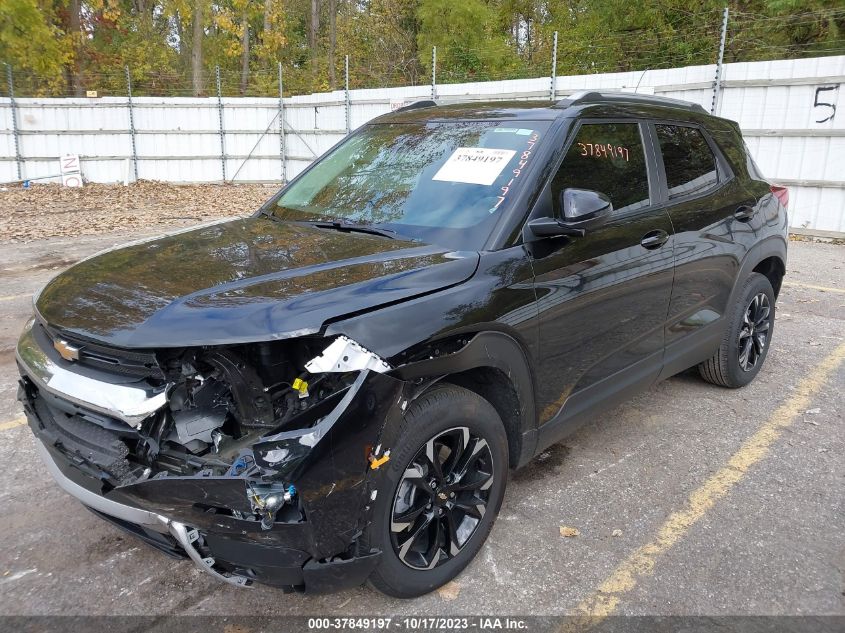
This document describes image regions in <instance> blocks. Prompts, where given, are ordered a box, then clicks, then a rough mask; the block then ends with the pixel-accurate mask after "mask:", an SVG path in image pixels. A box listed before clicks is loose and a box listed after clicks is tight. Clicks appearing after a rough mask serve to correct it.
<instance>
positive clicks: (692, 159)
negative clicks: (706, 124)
mask: <svg viewBox="0 0 845 633" xmlns="http://www.w3.org/2000/svg"><path fill="white" fill-rule="evenodd" d="M655 127H656V128H657V140H658V141H659V142H660V151H661V152H662V154H663V165H664V166H665V168H666V181H667V185H668V187H669V197H670V198H677V197H678V196H684V195H687V194H691V193H696V192H698V191H702V190H704V189H707V188H708V187H710V186H711V185H714V184H715V183H716V182H717V181H718V180H719V177H718V174H717V173H716V158H715V157H714V156H713V152H712V151H711V149H710V146H709V145H708V144H707V141H706V140H705V138H704V135H703V134H702V133H701V131H700V130H697V129H696V128H694V127H684V126H681V125H656V126H655Z"/></svg>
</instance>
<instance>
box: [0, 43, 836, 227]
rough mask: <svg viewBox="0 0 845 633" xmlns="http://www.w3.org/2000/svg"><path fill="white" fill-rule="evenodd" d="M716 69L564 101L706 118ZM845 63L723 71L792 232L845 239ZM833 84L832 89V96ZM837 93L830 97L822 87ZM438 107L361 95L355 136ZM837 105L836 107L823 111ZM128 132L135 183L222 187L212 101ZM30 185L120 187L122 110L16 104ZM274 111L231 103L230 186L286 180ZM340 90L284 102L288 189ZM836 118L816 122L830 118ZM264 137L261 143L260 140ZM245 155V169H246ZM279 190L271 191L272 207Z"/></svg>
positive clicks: (3, 152)
mask: <svg viewBox="0 0 845 633" xmlns="http://www.w3.org/2000/svg"><path fill="white" fill-rule="evenodd" d="M714 73H715V66H714V65H705V66H689V67H686V68H667V69H655V70H647V71H632V72H624V73H607V74H601V75H578V76H568V77H557V80H556V83H555V88H556V94H557V97H558V98H563V97H564V96H566V95H568V94H571V93H573V92H575V91H578V90H585V89H598V90H627V91H634V89H638V90H640V91H641V92H644V93H648V94H656V95H661V96H666V97H673V98H678V99H685V100H688V101H692V102H694V103H699V104H701V105H702V106H704V107H705V108H706V109H707V110H708V111H709V109H710V105H711V101H712V82H713V78H714ZM840 84H845V56H834V57H821V58H816V59H801V60H776V61H771V62H748V63H736V64H726V65H725V68H724V74H723V90H722V94H721V102H720V114H721V116H724V117H726V118H729V119H733V120H735V121H737V122H738V123H739V124H740V126H741V128H742V129H743V132H744V134H745V136H746V140H747V142H748V146H749V148H750V150H751V152H752V154H753V155H754V157H755V159H756V161H757V162H758V164H759V165H760V167H761V169H762V170H763V172H764V173H765V174H766V175H767V177H768V178H770V179H771V180H772V181H778V182H782V183H784V184H787V185H788V186H789V187H790V217H791V221H792V224H793V226H795V227H803V228H810V229H819V230H829V231H845V99H843V97H842V93H843V92H845V86H843V85H840ZM837 86H838V87H837ZM833 87H837V88H836V89H835V90H827V89H826V88H833ZM549 89H550V84H549V79H548V78H547V77H538V78H532V79H515V80H505V81H492V82H483V83H461V84H445V85H438V86H437V97H438V100H439V101H441V102H443V103H452V102H456V101H468V100H478V99H546V98H548V95H549ZM430 97H431V87H430V86H427V85H420V86H401V87H395V88H375V89H366V90H353V91H352V92H351V93H350V112H349V116H350V125H351V127H352V128H353V129H354V128H357V127H358V126H360V125H362V124H364V123H366V122H367V121H369V120H371V119H373V118H375V117H377V116H380V115H382V114H385V113H387V112H390V111H391V109H392V107H395V106H396V105H400V104H402V103H410V102H413V101H415V100H418V99H428V98H430ZM816 102H819V103H821V102H826V103H830V104H832V105H833V106H835V107H836V112H835V116H833V117H830V115H831V114H834V111H833V108H831V107H827V106H824V105H817V103H816ZM133 103H134V111H133V115H134V121H135V128H136V130H137V134H136V147H137V152H138V158H139V161H138V174H139V177H140V178H143V179H150V180H167V181H171V182H219V181H220V179H221V178H222V169H221V157H220V135H219V125H220V118H219V117H220V113H219V109H218V101H217V99H216V98H214V97H203V98H194V97H190V98H183V97H173V98H162V97H136V98H134V99H133ZM17 106H18V108H17V123H18V128H19V130H20V131H21V134H20V135H19V145H20V149H21V153H22V155H23V157H24V163H23V177H24V178H31V179H35V178H42V177H45V176H51V175H55V174H57V173H58V171H59V165H58V159H59V156H60V155H61V154H63V153H77V154H79V155H80V156H81V157H82V172H83V176H84V177H85V178H86V179H87V180H90V181H97V182H117V181H122V180H123V178H124V176H125V173H126V158H129V157H131V155H132V151H131V142H130V140H131V138H130V135H129V110H128V103H127V100H126V99H125V98H121V97H104V98H100V99H82V98H73V99H28V98H24V99H20V98H19V99H17ZM277 114H278V99H275V98H237V97H231V98H230V97H226V98H224V99H223V128H224V130H225V136H224V140H225V147H226V154H227V156H228V158H227V160H226V175H227V178H229V179H231V178H232V177H233V176H234V175H235V173H236V172H237V178H236V179H237V180H238V181H268V182H278V181H279V180H280V179H281V171H282V170H281V167H282V166H281V160H280V158H279V141H280V139H279V121H278V119H276V120H274V117H276V116H277ZM346 114H347V112H346V103H345V95H344V93H343V91H334V92H329V93H318V94H310V95H298V96H295V97H290V98H286V99H285V145H286V154H287V161H286V166H287V174H288V178H289V179H290V178H293V177H295V176H296V175H297V174H298V173H300V172H301V171H302V169H304V168H305V167H306V166H307V165H308V164H309V162H310V160H311V157H312V156H313V155H314V154H316V155H320V154H322V153H323V152H325V151H326V150H327V149H329V148H330V147H331V146H332V145H334V144H335V143H336V142H337V141H339V140H340V139H342V138H343V135H344V133H345V130H346V121H347V119H346ZM11 115H12V110H11V107H10V103H9V100H8V99H7V98H2V99H0V182H11V181H14V180H17V171H16V165H15V150H14V137H13V135H12V132H11V131H12V128H13V126H12V116H11ZM825 118H828V119H829V120H827V121H823V122H821V121H822V120H823V119H825ZM265 130H266V134H265V133H264V132H265ZM247 155H250V156H251V157H250V158H249V159H248V160H246V161H245V160H244V158H245V157H246V156H247ZM270 193H272V191H270V190H268V196H269V194H270Z"/></svg>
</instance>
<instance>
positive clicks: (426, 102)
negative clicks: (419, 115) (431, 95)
mask: <svg viewBox="0 0 845 633" xmlns="http://www.w3.org/2000/svg"><path fill="white" fill-rule="evenodd" d="M436 105H437V102H436V101H433V100H432V99H422V100H421V101H414V102H413V103H409V104H408V105H406V106H402V107H401V108H396V109H395V110H394V112H407V111H408V110H416V109H417V108H431V107H434V106H436Z"/></svg>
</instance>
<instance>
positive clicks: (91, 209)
mask: <svg viewBox="0 0 845 633" xmlns="http://www.w3.org/2000/svg"><path fill="white" fill-rule="evenodd" d="M277 189H278V185H273V184H268V185H263V184H244V185H215V184H210V185H174V184H171V183H165V182H152V181H147V180H142V181H140V182H137V183H133V184H131V185H129V186H126V187H124V186H123V185H104V184H97V183H89V184H86V185H85V186H84V187H82V188H79V189H73V188H69V187H62V186H61V185H58V184H35V185H32V187H30V188H29V189H24V188H22V187H20V186H16V187H11V186H8V187H2V188H0V242H31V241H33V240H42V239H46V238H51V237H78V236H80V235H97V234H100V233H111V232H114V231H120V232H124V231H130V232H131V231H132V230H133V229H139V230H141V229H142V230H144V231H148V230H149V229H151V228H154V227H179V226H187V225H190V224H196V223H197V222H204V221H206V220H214V219H216V218H223V217H228V216H233V215H247V214H249V213H251V212H253V211H255V210H256V209H257V208H258V207H259V206H260V205H261V204H262V203H263V202H264V201H265V200H267V198H269V197H270V196H271V195H272V194H273V193H274V192H275V191H276V190H277Z"/></svg>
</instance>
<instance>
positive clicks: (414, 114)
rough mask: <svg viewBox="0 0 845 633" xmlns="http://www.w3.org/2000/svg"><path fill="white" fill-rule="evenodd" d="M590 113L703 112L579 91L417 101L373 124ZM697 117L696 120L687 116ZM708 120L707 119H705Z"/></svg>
mask: <svg viewBox="0 0 845 633" xmlns="http://www.w3.org/2000/svg"><path fill="white" fill-rule="evenodd" d="M586 112H589V113H590V114H593V115H595V114H597V113H598V114H599V115H601V116H640V117H643V116H654V117H662V116H666V115H669V116H671V117H672V118H700V115H707V112H706V110H704V108H702V107H701V106H700V105H698V104H697V103H691V102H689V101H681V100H680V99H669V98H666V97H657V96H654V95H642V94H632V93H626V92H597V91H581V92H577V93H575V94H573V95H570V96H569V97H567V98H565V99H562V100H560V101H556V102H551V101H540V100H533V101H475V102H469V103H453V104H448V105H438V104H437V103H436V102H435V101H431V100H425V101H417V102H415V103H412V104H410V105H408V106H405V107H404V108H399V109H398V110H395V111H394V112H391V113H390V114H384V115H382V116H380V117H378V118H376V119H373V121H372V123H416V122H438V121H472V120H478V121H483V120H488V121H489V120H511V121H519V120H523V121H551V120H554V119H558V118H572V117H577V116H580V115H582V114H583V113H586ZM690 115H698V116H692V117H691V116H690ZM708 116H709V115H708Z"/></svg>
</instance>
